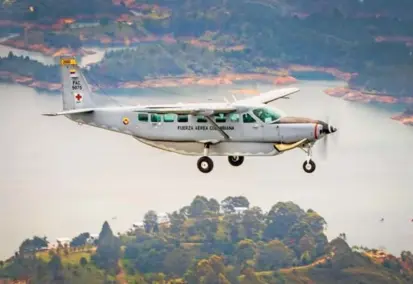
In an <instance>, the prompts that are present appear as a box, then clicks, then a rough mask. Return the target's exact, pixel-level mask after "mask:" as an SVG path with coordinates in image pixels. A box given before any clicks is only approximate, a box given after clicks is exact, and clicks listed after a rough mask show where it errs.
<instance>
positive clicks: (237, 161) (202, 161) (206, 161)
mask: <svg viewBox="0 0 413 284" xmlns="http://www.w3.org/2000/svg"><path fill="white" fill-rule="evenodd" d="M209 145H210V144H205V145H204V156H202V157H201V158H199V159H198V162H197V167H198V169H199V170H200V171H201V172H202V173H204V174H207V173H209V172H211V171H212V169H213V168H214V162H213V161H212V159H211V158H210V157H208V152H209ZM228 162H229V163H230V165H231V166H234V167H238V166H241V165H242V163H243V162H244V157H243V156H228Z"/></svg>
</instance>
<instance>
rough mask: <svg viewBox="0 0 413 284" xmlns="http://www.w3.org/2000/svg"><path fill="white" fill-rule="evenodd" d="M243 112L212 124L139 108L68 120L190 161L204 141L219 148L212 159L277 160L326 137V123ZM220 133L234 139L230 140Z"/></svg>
mask: <svg viewBox="0 0 413 284" xmlns="http://www.w3.org/2000/svg"><path fill="white" fill-rule="evenodd" d="M188 105H189V104H188ZM220 105H223V104H220V103H216V104H197V106H199V107H200V108H202V107H210V108H219V106H220ZM172 106H177V105H172ZM155 107H156V108H157V109H159V108H162V107H165V108H168V107H171V105H161V106H160V105H157V106H154V108H155ZM238 108H239V109H240V110H241V111H238V112H234V113H222V114H216V115H214V116H213V118H212V120H213V121H212V122H211V121H209V120H208V119H206V118H205V117H204V116H202V115H190V114H156V113H148V112H145V111H140V112H136V111H132V109H136V107H130V109H129V108H128V107H114V108H102V109H97V110H95V111H94V112H93V113H91V114H76V115H70V116H68V117H69V118H70V119H72V120H74V121H76V122H78V123H82V124H87V125H91V126H95V127H99V128H103V129H107V130H111V131H116V132H119V133H124V134H128V135H131V136H133V137H135V138H136V139H138V140H139V141H141V142H143V143H145V144H148V145H150V146H154V147H157V148H160V149H163V150H167V151H172V152H177V153H180V154H187V155H199V154H200V153H202V151H203V144H202V142H204V141H212V142H214V141H215V142H219V143H212V144H216V145H212V146H211V152H210V154H211V155H230V154H234V153H237V154H239V155H241V154H242V155H276V154H277V153H278V151H276V150H275V148H274V147H273V144H274V143H285V144H291V143H295V142H297V141H300V140H302V139H308V141H315V140H317V139H318V138H319V137H320V136H321V135H320V131H321V129H322V125H321V124H320V123H322V122H320V121H317V120H312V119H307V118H294V117H288V116H286V115H285V113H283V112H282V111H280V110H278V109H275V108H271V107H269V106H268V105H256V106H238ZM218 127H219V128H220V129H221V130H222V131H223V132H225V133H226V134H227V135H228V136H229V137H230V139H225V137H224V136H223V134H222V132H221V131H218V130H217V128H218ZM200 142H201V143H200Z"/></svg>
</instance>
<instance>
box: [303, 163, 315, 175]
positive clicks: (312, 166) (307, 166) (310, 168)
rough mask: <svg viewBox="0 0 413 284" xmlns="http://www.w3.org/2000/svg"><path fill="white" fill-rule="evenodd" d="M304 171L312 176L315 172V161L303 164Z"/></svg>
mask: <svg viewBox="0 0 413 284" xmlns="http://www.w3.org/2000/svg"><path fill="white" fill-rule="evenodd" d="M303 169H304V171H305V172H306V173H309V174H311V173H312V172H314V171H315V163H314V162H313V160H309V161H308V162H307V161H305V162H304V164H303Z"/></svg>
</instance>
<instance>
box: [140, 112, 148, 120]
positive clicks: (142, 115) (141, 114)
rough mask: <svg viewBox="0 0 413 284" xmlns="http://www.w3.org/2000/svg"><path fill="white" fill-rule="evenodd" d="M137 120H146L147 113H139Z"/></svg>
mask: <svg viewBox="0 0 413 284" xmlns="http://www.w3.org/2000/svg"><path fill="white" fill-rule="evenodd" d="M138 120H139V121H144V122H148V114H147V113H139V114H138Z"/></svg>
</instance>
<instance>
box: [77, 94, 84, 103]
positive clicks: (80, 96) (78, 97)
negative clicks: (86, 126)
mask: <svg viewBox="0 0 413 284" xmlns="http://www.w3.org/2000/svg"><path fill="white" fill-rule="evenodd" d="M82 98H83V97H82V95H81V94H77V95H76V96H75V99H76V101H78V102H80V100H81V99H82Z"/></svg>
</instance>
